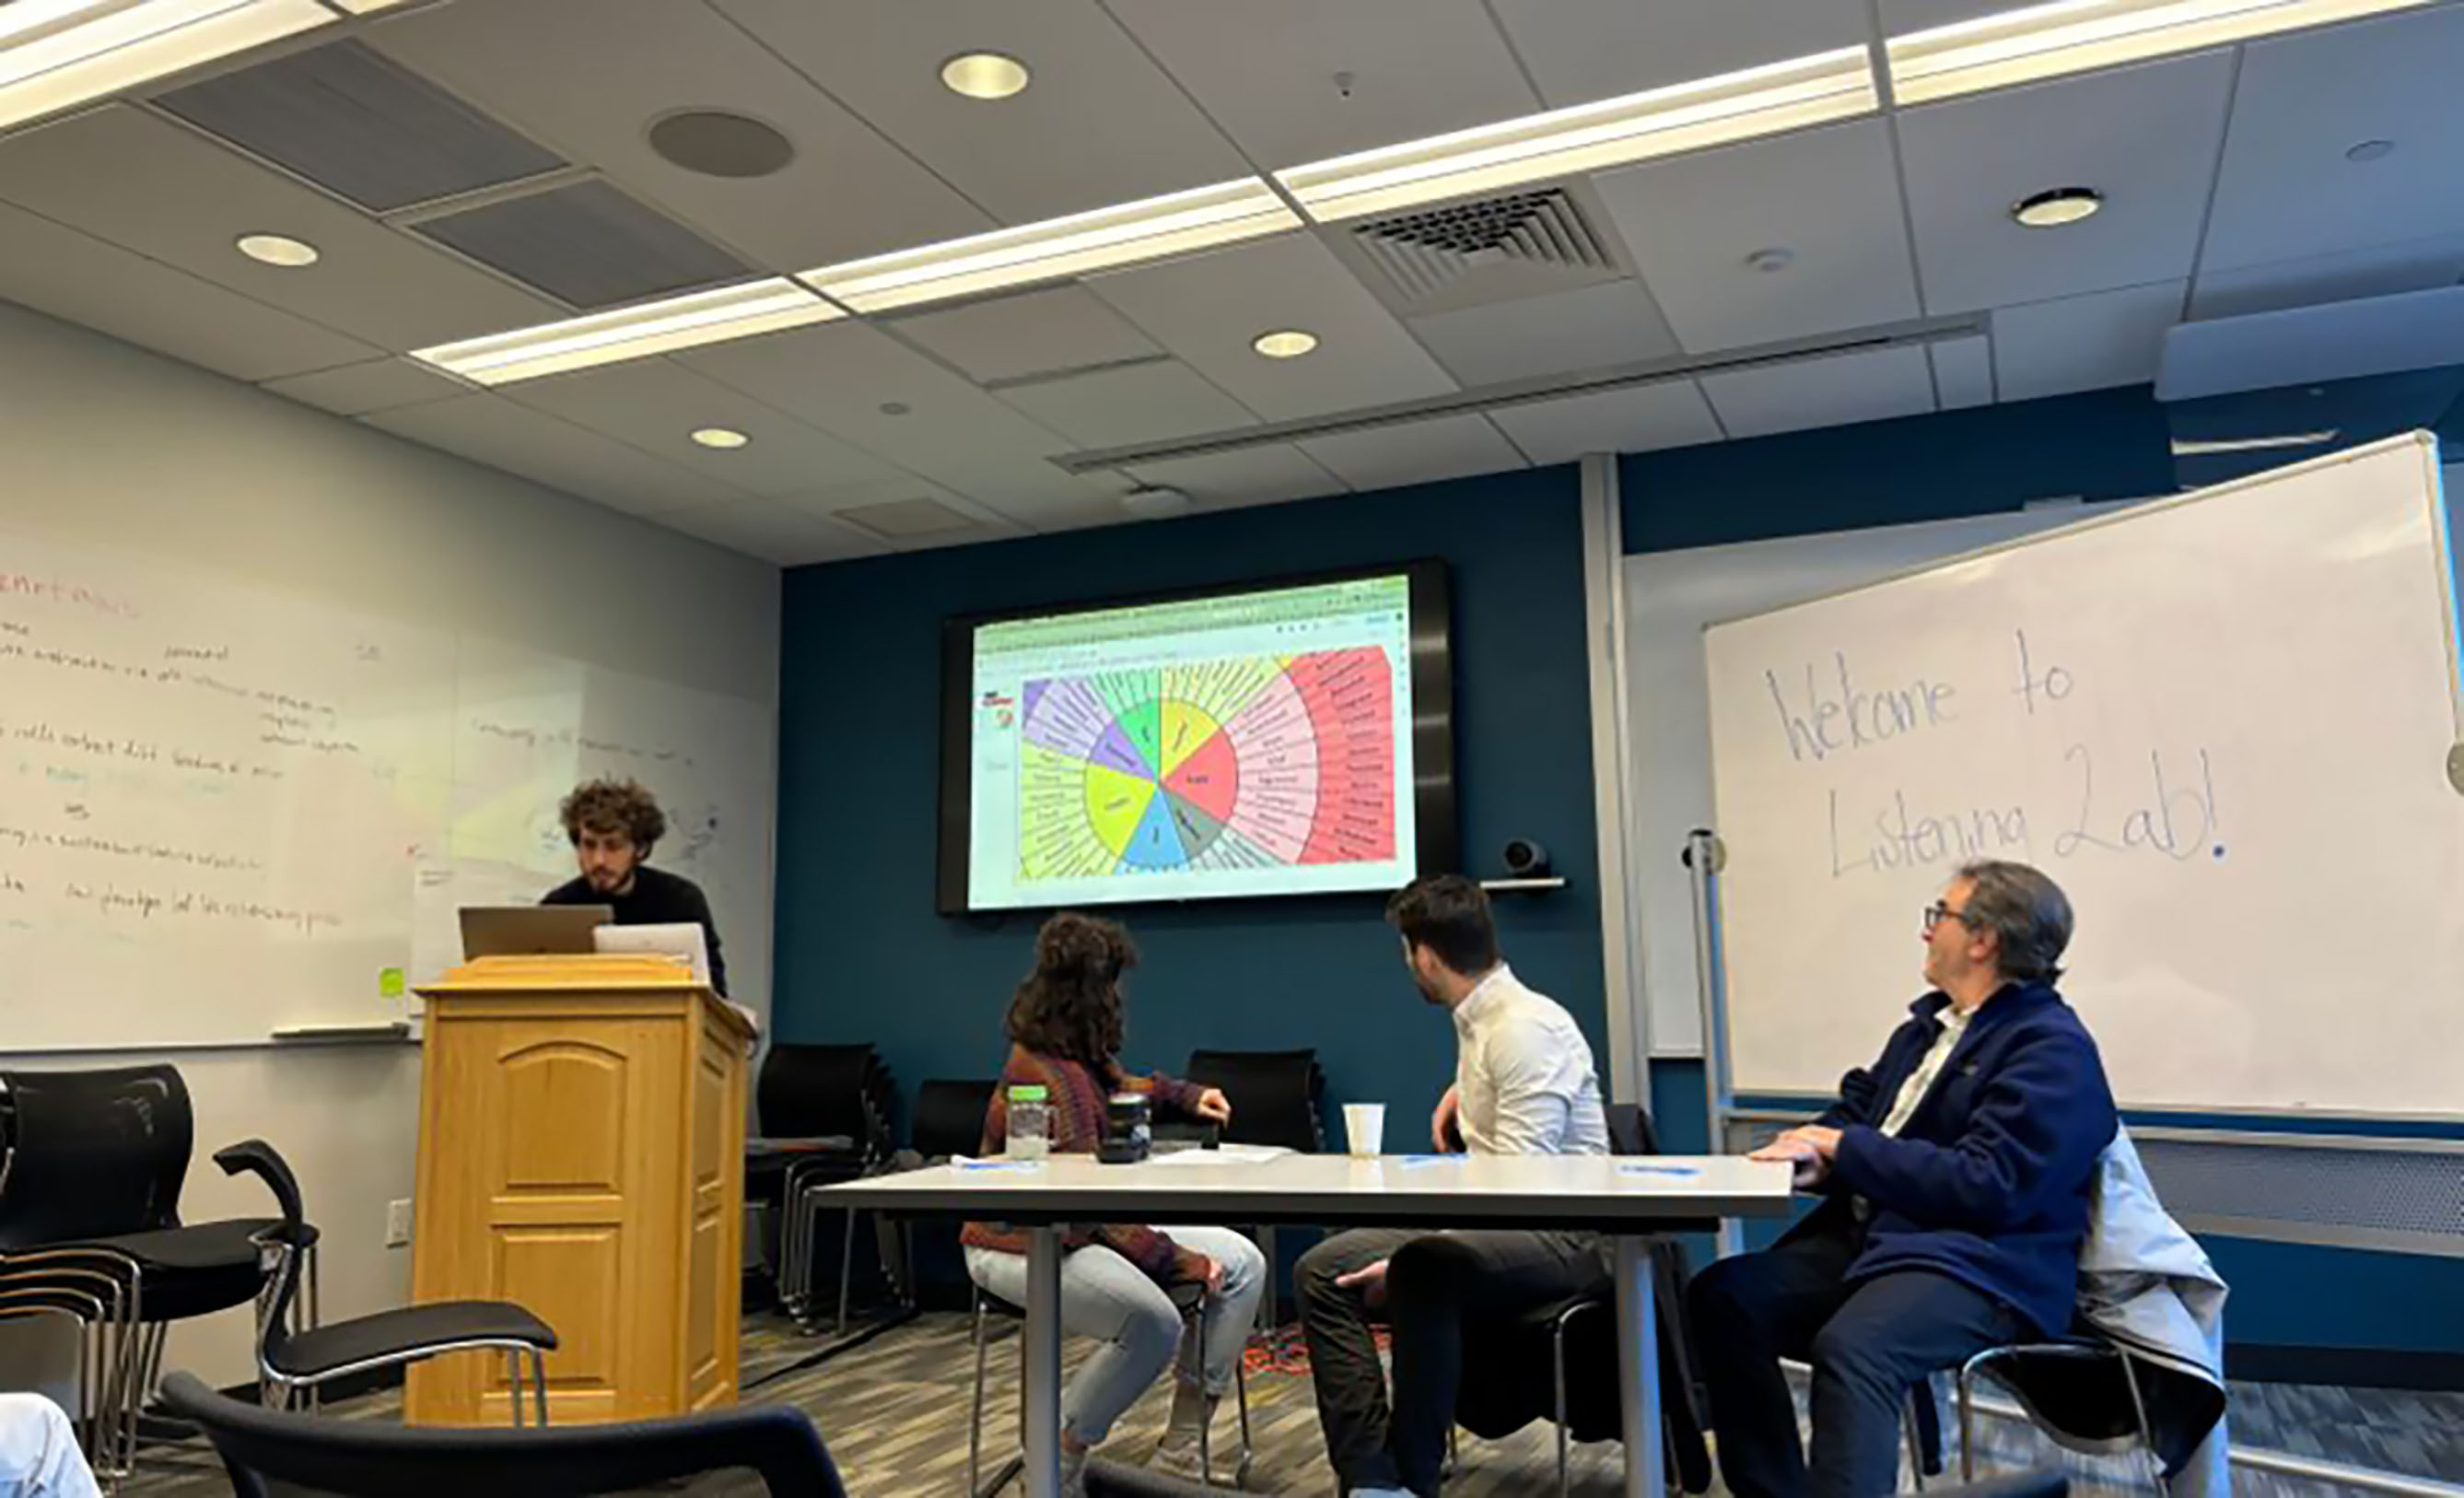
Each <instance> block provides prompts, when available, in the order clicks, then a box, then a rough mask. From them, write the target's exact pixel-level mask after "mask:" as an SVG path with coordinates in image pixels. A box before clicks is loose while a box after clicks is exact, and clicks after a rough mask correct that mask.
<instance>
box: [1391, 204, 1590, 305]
mask: <svg viewBox="0 0 2464 1498" xmlns="http://www.w3.org/2000/svg"><path fill="white" fill-rule="evenodd" d="M1593 224H1594V218H1593V215H1592V214H1591V213H1589V212H1587V211H1585V209H1584V207H1583V205H1582V204H1581V203H1580V202H1579V201H1577V200H1576V198H1575V197H1574V196H1573V193H1572V192H1570V191H1569V190H1568V189H1566V188H1564V187H1543V188H1540V189H1538V190H1535V191H1531V192H1509V193H1506V194H1504V195H1502V196H1498V197H1493V198H1477V199H1474V200H1472V201H1470V202H1467V203H1450V204H1448V205H1446V206H1445V207H1443V208H1436V209H1427V210H1426V211H1423V212H1419V213H1401V214H1397V215H1396V216H1394V217H1392V218H1380V219H1373V220H1371V221H1369V222H1367V223H1364V224H1355V225H1353V227H1352V231H1351V241H1352V248H1353V251H1354V252H1356V253H1357V254H1358V255H1359V256H1360V258H1362V259H1363V260H1365V261H1366V262H1367V263H1368V266H1369V268H1370V269H1372V270H1374V271H1375V273H1376V274H1377V275H1378V276H1379V277H1380V278H1382V280H1383V282H1384V285H1383V287H1381V290H1383V291H1385V292H1386V293H1387V295H1388V297H1389V298H1390V299H1392V300H1394V301H1395V302H1396V304H1397V306H1398V307H1399V308H1400V309H1401V310H1403V311H1407V312H1413V313H1427V312H1435V311H1440V310H1443V307H1441V305H1440V304H1441V303H1443V304H1444V307H1451V306H1457V305H1469V304H1471V303H1474V302H1486V301H1497V300H1503V299H1505V298H1507V297H1529V296H1538V295H1542V294H1544V293H1547V292H1553V291H1565V290H1568V289H1570V288H1572V287H1575V286H1584V285H1589V284H1590V283H1592V282H1594V281H1598V280H1605V279H1608V278H1610V277H1613V276H1617V275H1622V274H1624V273H1623V272H1622V270H1621V269H1620V268H1619V266H1618V263H1617V252H1616V249H1615V247H1614V243H1613V241H1612V240H1611V239H1610V238H1609V237H1608V236H1607V235H1605V234H1603V233H1601V232H1600V231H1598V230H1597V229H1595V228H1594V227H1593Z"/></svg>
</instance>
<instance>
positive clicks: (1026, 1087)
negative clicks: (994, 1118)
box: [1008, 1083, 1052, 1160]
mask: <svg viewBox="0 0 2464 1498" xmlns="http://www.w3.org/2000/svg"><path fill="white" fill-rule="evenodd" d="M1049 1097H1050V1092H1049V1090H1047V1089H1045V1088H1043V1087H1039V1086H1036V1085H1034V1084H1032V1083H1023V1084H1021V1085H1020V1086H1017V1087H1014V1088H1011V1089H1010V1090H1009V1133H1008V1139H1009V1150H1008V1154H1009V1157H1010V1158H1011V1159H1014V1160H1040V1159H1042V1158H1044V1157H1045V1156H1046V1155H1049V1154H1051V1153H1052V1104H1051V1103H1050V1101H1049V1100H1048V1099H1049Z"/></svg>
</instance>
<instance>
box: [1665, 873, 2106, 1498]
mask: <svg viewBox="0 0 2464 1498" xmlns="http://www.w3.org/2000/svg"><path fill="white" fill-rule="evenodd" d="M1924 930H1925V981H1926V982H1927V983H1928V984H1929V985H1930V987H1931V991H1930V992H1928V993H1927V994H1926V995H1925V997H1924V998H1922V999H1919V1000H1918V1001H1917V1002H1915V1004H1914V1005H1912V1006H1911V1007H1912V1010H1913V1014H1912V1017H1911V1018H1910V1019H1909V1020H1908V1021H1907V1022H1906V1023H1905V1024H1902V1025H1901V1026H1900V1027H1899V1028H1898V1029H1897V1030H1896V1031H1894V1032H1893V1033H1892V1035H1891V1038H1890V1041H1889V1043H1888V1044H1887V1045H1885V1046H1883V1047H1882V1054H1881V1059H1880V1060H1878V1061H1876V1062H1875V1063H1874V1064H1873V1065H1872V1066H1871V1067H1868V1068H1863V1069H1861V1070H1856V1071H1851V1072H1849V1073H1848V1074H1847V1076H1845V1077H1843V1078H1842V1079H1841V1080H1840V1084H1839V1097H1838V1100H1837V1102H1835V1103H1833V1104H1832V1105H1831V1107H1830V1108H1829V1109H1827V1110H1825V1111H1824V1112H1823V1114H1822V1116H1821V1117H1819V1118H1817V1119H1816V1120H1815V1122H1813V1123H1811V1124H1808V1125H1806V1126H1805V1127H1803V1128H1799V1129H1792V1130H1790V1131H1788V1132H1787V1133H1786V1134H1783V1135H1780V1136H1779V1137H1777V1138H1775V1139H1773V1140H1771V1142H1770V1143H1769V1144H1766V1145H1764V1146H1763V1147H1762V1148H1761V1149H1758V1150H1756V1151H1754V1158H1756V1159H1778V1160H1788V1161H1791V1162H1793V1164H1794V1166H1795V1170H1796V1183H1797V1185H1798V1187H1799V1188H1800V1189H1802V1190H1807V1191H1813V1192H1817V1193H1819V1194H1821V1195H1822V1196H1823V1198H1824V1199H1825V1200H1824V1201H1822V1203H1821V1204H1820V1205H1819V1206H1817V1207H1815V1209H1814V1211H1813V1212H1812V1213H1811V1214H1809V1215H1808V1216H1807V1217H1806V1219H1805V1220H1804V1221H1803V1222H1802V1223H1798V1224H1797V1225H1796V1226H1795V1227H1794V1228H1793V1229H1791V1230H1790V1231H1789V1233H1788V1234H1787V1235H1786V1236H1785V1237H1783V1238H1781V1239H1780V1241H1779V1242H1778V1243H1777V1244H1775V1245H1772V1246H1771V1248H1769V1249H1766V1250H1764V1251H1762V1252H1760V1253H1749V1254H1743V1255H1740V1256H1738V1257H1736V1258H1733V1259H1727V1260H1724V1261H1722V1262H1721V1263H1719V1264H1716V1265H1714V1266H1712V1267H1710V1268H1709V1269H1708V1270H1707V1271H1705V1273H1704V1274H1703V1275H1702V1276H1701V1277H1700V1278H1698V1279H1697V1280H1695V1282H1694V1285H1693V1289H1692V1291H1691V1295H1690V1304H1691V1306H1692V1309H1693V1313H1694V1329H1695V1333H1696V1335H1697V1337H1698V1339H1699V1340H1700V1342H1701V1344H1702V1349H1703V1360H1704V1365H1705V1377H1706V1379H1707V1381H1708V1383H1709V1385H1710V1394H1711V1423H1712V1427H1713V1429H1714V1430H1715V1432H1716V1433H1717V1436H1718V1443H1719V1453H1720V1469H1721V1473H1722V1475H1723V1476H1724V1477H1726V1478H1727V1484H1728V1487H1729V1490H1730V1491H1732V1492H1734V1493H1736V1494H1737V1495H1738V1498H1796V1495H1798V1494H1807V1493H1811V1494H1823V1495H1837V1498H1869V1495H1872V1494H1878V1493H1889V1492H1892V1491H1894V1490H1895V1489H1896V1488H1897V1487H1898V1486H1899V1483H1898V1478H1899V1439H1898V1432H1899V1418H1900V1411H1901V1410H1902V1408H1903V1407H1904V1405H1905V1403H1906V1399H1907V1395H1908V1391H1909V1390H1910V1389H1911V1388H1913V1387H1914V1386H1915V1385H1916V1383H1917V1382H1918V1381H1919V1380H1920V1379H1923V1378H1925V1377H1928V1376H1929V1375H1931V1374H1932V1373H1933V1372H1934V1371H1935V1370H1937V1369H1942V1368H1947V1367H1950V1366H1952V1365H1954V1364H1956V1363H1958V1362H1960V1361H1962V1360H1964V1359H1965V1358H1967V1357H1968V1356H1969V1355H1971V1354H1974V1353H1978V1352H1981V1351H1983V1350H1984V1349H1986V1348H1988V1347H1993V1346H1997V1345H2000V1344H2003V1343H2007V1342H2013V1341H2020V1340H2024V1339H2026V1338H2028V1337H2032V1336H2037V1335H2047V1334H2055V1333H2060V1332H2062V1331H2064V1330H2065V1329H2067V1328H2068V1327H2069V1325H2070V1320H2071V1310H2072V1303H2073V1300H2074V1298H2075V1296H2076V1294H2077V1279H2078V1269H2079V1242H2080V1240H2081V1238H2082V1237H2083V1236H2084V1235H2085V1233H2086V1231H2087V1216H2088V1190H2089V1185H2090V1182H2091V1180H2092V1179H2093V1177H2094V1175H2095V1170H2096V1162H2097V1157H2099V1156H2100V1155H2101V1154H2102V1153H2103V1151H2104V1147H2105V1146H2106V1145H2107V1144H2109V1143H2111V1142H2112V1139H2113V1132H2114V1127H2115V1123H2116V1115H2115V1112H2114V1107H2113V1093H2112V1090H2111V1089H2110V1088H2109V1087H2108V1086H2107V1085H2106V1083H2105V1078H2104V1065H2103V1063H2102V1061H2101V1059H2099V1057H2098V1055H2097V1049H2096V1042H2095V1041H2094V1040H2092V1039H2090V1038H2089V1036H2088V1033H2087V1029H2086V1027H2085V1026H2084V1025H2082V1024H2080V1023H2079V1016H2078V1015H2077V1014H2076V1013H2074V1012H2073V1011H2072V1010H2071V1007H2070V1006H2069V1005H2068V1004H2066V1003H2064V1002H2062V999H2061V996H2060V995H2059V994H2057V993H2056V992H2055V991H2054V982H2055V980H2057V979H2058V978H2059V977H2060V976H2061V968H2060V966H2059V965H2058V964H2059V961H2060V958H2061V955H2062V949H2063V948H2064V947H2065V946H2067V945H2068V944H2069V942H2070V936H2071V907H2070V901H2069V900H2068V899H2067V898H2066V897H2064V895H2063V894H2062V892H2061V891H2060V889H2059V888H2057V886H2056V885H2055V884H2054V881H2053V880H2051V879H2049V878H2047V877H2045V875H2044V874H2042V873H2041V872H2039V871H2037V870H2035V869H2032V868H2029V867H2028V866H2027V865H2025V864H2013V863H1999V862H1982V863H1972V864H1969V865H1967V866H1966V867H1964V868H1962V869H1961V870H1959V873H1958V875H1957V877H1955V878H1953V879H1952V880H1951V882H1950V885H1949V887H1948V888H1947V889H1946V890H1945V891H1944V892H1943V893H1942V897H1941V898H1940V899H1939V900H1937V901H1935V902H1934V903H1933V904H1931V905H1929V906H1927V907H1925V927H1924ZM1782 1357H1794V1358H1799V1359H1803V1360H1805V1361H1808V1362H1810V1363H1812V1364H1813V1367H1814V1398H1813V1405H1814V1443H1813V1454H1812V1458H1811V1460H1810V1461H1809V1460H1808V1457H1807V1454H1806V1452H1805V1449H1804V1448H1803V1447H1802V1446H1801V1445H1800V1444H1799V1443H1798V1440H1797V1430H1796V1412H1795V1408H1794V1405H1793V1402H1792V1401H1791V1399H1790V1398H1789V1390H1788V1384H1787V1381H1786V1379H1785V1378H1784V1377H1782V1376H1781V1373H1780V1369H1779V1361H1778V1360H1779V1359H1780V1358H1782Z"/></svg>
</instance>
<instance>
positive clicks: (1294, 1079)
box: [1186, 1049, 1326, 1332]
mask: <svg viewBox="0 0 2464 1498" xmlns="http://www.w3.org/2000/svg"><path fill="white" fill-rule="evenodd" d="M1186 1075H1187V1077H1188V1080H1190V1081H1192V1082H1195V1083H1197V1084H1198V1085H1199V1086H1200V1087H1211V1088H1215V1089H1217V1090H1221V1092H1222V1094H1223V1096H1224V1099H1225V1100H1226V1101H1227V1102H1229V1103H1230V1104H1231V1105H1232V1121H1231V1122H1230V1123H1229V1124H1226V1125H1225V1126H1224V1127H1223V1129H1222V1132H1221V1140H1222V1142H1223V1143H1226V1144H1264V1145H1272V1146H1276V1147H1279V1148H1282V1149H1287V1150H1291V1151H1294V1152H1295V1153H1298V1154H1301V1155H1321V1154H1324V1153H1325V1151H1326V1121H1325V1116H1324V1113H1325V1110H1324V1106H1323V1105H1324V1103H1325V1100H1326V1073H1325V1072H1324V1071H1322V1070H1320V1069H1319V1068H1318V1064H1317V1052H1316V1051H1314V1050H1309V1049H1300V1050H1202V1049H1201V1050H1193V1051H1191V1052H1190V1053H1189V1070H1188V1072H1187V1073H1186ZM1245 1230H1246V1231H1247V1232H1248V1233H1249V1236H1251V1237H1252V1238H1255V1239H1256V1240H1257V1241H1258V1246H1259V1247H1260V1248H1261V1249H1263V1250H1264V1251H1265V1255H1266V1293H1265V1295H1263V1296H1261V1297H1259V1301H1258V1330H1259V1331H1261V1332H1271V1331H1273V1330H1274V1328H1275V1325H1276V1323H1277V1322H1278V1320H1279V1319H1280V1316H1281V1307H1280V1305H1279V1303H1278V1301H1277V1298H1276V1297H1277V1291H1278V1288H1279V1286H1280V1284H1281V1276H1282V1274H1283V1261H1282V1259H1281V1258H1279V1257H1278V1256H1277V1254H1276V1249H1275V1230H1274V1229H1273V1228H1271V1227H1252V1228H1248V1229H1245Z"/></svg>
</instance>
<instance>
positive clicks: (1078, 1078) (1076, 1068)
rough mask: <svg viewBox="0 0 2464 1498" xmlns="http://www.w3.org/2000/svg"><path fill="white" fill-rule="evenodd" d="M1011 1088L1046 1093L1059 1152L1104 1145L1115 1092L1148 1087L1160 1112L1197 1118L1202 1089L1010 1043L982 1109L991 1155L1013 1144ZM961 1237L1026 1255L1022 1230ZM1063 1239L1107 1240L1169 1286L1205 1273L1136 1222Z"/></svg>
mask: <svg viewBox="0 0 2464 1498" xmlns="http://www.w3.org/2000/svg"><path fill="white" fill-rule="evenodd" d="M1014 1087H1041V1088H1043V1089H1044V1090H1045V1102H1046V1104H1047V1105H1048V1106H1049V1107H1050V1109H1051V1118H1052V1123H1051V1137H1052V1153H1053V1154H1055V1155H1092V1154H1094V1153H1095V1147H1096V1146H1097V1145H1099V1144H1101V1143H1103V1142H1104V1103H1105V1100H1106V1099H1107V1098H1109V1097H1111V1095H1112V1094H1113V1093H1114V1092H1121V1091H1128V1092H1144V1093H1146V1094H1147V1095H1148V1096H1149V1097H1150V1098H1151V1099H1153V1102H1154V1106H1155V1108H1156V1109H1158V1110H1162V1109H1172V1110H1174V1111H1176V1112H1182V1113H1189V1114H1192V1115H1193V1116H1195V1112H1196V1110H1197V1107H1198V1098H1199V1093H1201V1092H1203V1091H1204V1090H1205V1089H1203V1088H1201V1087H1199V1086H1198V1085H1197V1084H1196V1083H1192V1082H1183V1081H1180V1080H1178V1079H1177V1078H1174V1077H1168V1076H1165V1075H1164V1074H1163V1073H1162V1072H1159V1071H1158V1072H1152V1073H1149V1074H1148V1075H1146V1076H1142V1077H1133V1076H1131V1075H1130V1074H1129V1073H1128V1072H1126V1071H1123V1070H1122V1069H1121V1064H1120V1062H1119V1060H1118V1059H1117V1058H1116V1059H1113V1060H1109V1061H1107V1062H1105V1063H1104V1066H1103V1067H1102V1068H1101V1069H1100V1070H1099V1069H1097V1068H1093V1067H1089V1066H1088V1065H1087V1064H1086V1063H1085V1062H1082V1061H1069V1060H1065V1059H1064V1058H1062V1057H1059V1056H1047V1055H1044V1054H1041V1053H1039V1052H1036V1051H1031V1050H1028V1049H1026V1048H1025V1047H1024V1046H1011V1047H1010V1052H1009V1064H1008V1065H1007V1066H1004V1067H1002V1068H1001V1085H1000V1086H999V1087H996V1088H994V1089H993V1105H992V1108H991V1110H990V1111H989V1112H986V1113H985V1114H984V1142H983V1153H984V1154H986V1155H999V1154H1000V1153H1001V1152H1002V1151H1003V1150H1005V1149H1007V1148H1008V1147H1009V1090H1010V1089H1011V1088H1014ZM959 1241H960V1242H961V1243H964V1244H965V1245H967V1246H969V1247H971V1248H992V1249H997V1250H999V1251H1001V1252H1002V1253H1024V1252H1026V1234H1025V1232H1024V1231H1023V1230H1022V1229H1016V1228H1012V1227H1009V1226H1007V1225H1006V1224H1003V1223H968V1224H967V1226H966V1230H965V1231H964V1232H963V1233H961V1234H960V1235H959ZM1061 1241H1062V1245H1063V1246H1064V1248H1065V1249H1072V1248H1084V1247H1085V1246H1087V1245H1089V1244H1102V1245H1104V1246H1105V1247H1107V1248H1110V1249H1111V1250H1112V1251H1113V1252H1114V1253H1117V1254H1119V1255H1120V1256H1121V1257H1122V1258H1124V1259H1127V1260H1129V1261H1130V1262H1131V1263H1132V1264H1134V1265H1136V1266H1137V1267H1139V1268H1140V1269H1142V1270H1144V1271H1145V1273H1146V1275H1147V1277H1148V1278H1149V1279H1152V1280H1154V1281H1155V1283H1156V1284H1157V1285H1161V1286H1165V1287H1167V1288H1169V1287H1171V1286H1174V1285H1182V1284H1188V1283H1191V1282H1194V1281H1197V1280H1200V1279H1203V1278H1205V1267H1204V1266H1205V1255H1203V1254H1200V1253H1198V1252H1197V1251H1195V1250H1193V1249H1188V1248H1182V1247H1180V1246H1179V1245H1176V1244H1175V1243H1174V1242H1173V1241H1172V1240H1171V1239H1170V1238H1167V1237H1165V1236H1164V1235H1163V1234H1161V1233H1159V1232H1156V1231H1155V1229H1154V1228H1152V1227H1141V1226H1138V1225H1137V1224H1135V1223H1104V1224H1101V1225H1097V1226H1089V1227H1071V1228H1068V1229H1067V1230H1066V1231H1064V1233H1063V1234H1062V1240H1061Z"/></svg>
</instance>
